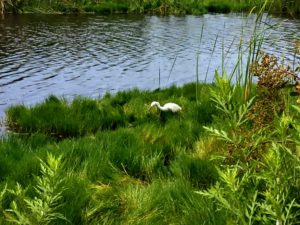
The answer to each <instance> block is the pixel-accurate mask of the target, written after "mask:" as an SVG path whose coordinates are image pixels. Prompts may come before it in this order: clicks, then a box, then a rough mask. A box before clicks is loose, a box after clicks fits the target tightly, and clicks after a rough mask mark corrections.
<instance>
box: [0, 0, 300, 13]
mask: <svg viewBox="0 0 300 225" xmlns="http://www.w3.org/2000/svg"><path fill="white" fill-rule="evenodd" d="M265 2H266V1H265V0H222V1H221V0H175V1H174V0H129V1H125V0H103V1H98V0H88V1H86V0H56V1H52V0H47V1H45V0H0V11H1V12H2V13H3V12H14V13H18V12H35V13H41V12H44V13H55V12H56V13H57V12H60V13H79V12H93V13H100V14H107V13H135V14H136V13H138V14H140V13H142V14H144V13H147V14H160V15H166V14H176V15H182V14H194V15H201V14H203V13H206V12H216V13H228V12H249V11H250V10H253V9H254V10H256V9H259V8H261V7H262V6H263V5H264V4H265ZM267 8H268V10H269V11H270V12H273V13H279V14H289V15H295V14H298V13H299V12H300V5H299V3H298V2H297V1H286V0H271V1H267Z"/></svg>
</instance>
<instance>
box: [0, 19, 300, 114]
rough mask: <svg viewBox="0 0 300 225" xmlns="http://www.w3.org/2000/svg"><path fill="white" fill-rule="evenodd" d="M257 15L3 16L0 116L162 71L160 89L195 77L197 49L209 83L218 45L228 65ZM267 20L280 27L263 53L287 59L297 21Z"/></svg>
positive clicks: (136, 82)
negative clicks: (55, 97)
mask: <svg viewBox="0 0 300 225" xmlns="http://www.w3.org/2000/svg"><path fill="white" fill-rule="evenodd" d="M254 20H255V16H252V17H250V18H248V19H247V18H246V17H243V16H242V15H237V14H229V15H204V16H200V17H196V16H185V17H174V16H169V17H157V16H126V15H122V16H120V15H119V16H95V15H78V16H76V15H68V16H65V15H19V16H6V17H5V18H4V19H2V20H0V117H2V116H3V115H4V110H5V108H6V107H8V106H9V105H12V104H18V103H24V104H34V103H36V102H39V101H42V100H43V99H44V98H45V97H47V96H48V95H50V94H54V95H58V96H64V97H66V98H72V97H73V96H75V95H84V96H91V97H98V96H102V95H103V94H104V93H105V92H108V91H109V92H116V91H119V90H126V89H130V88H133V87H138V88H142V89H155V88H157V87H158V85H159V71H160V75H161V80H160V83H161V86H162V87H165V86H169V85H172V84H176V85H181V84H183V83H186V82H191V81H195V77H196V58H197V57H196V55H197V52H198V51H199V52H200V57H199V71H200V80H204V79H205V75H206V71H207V70H208V67H209V70H208V77H207V81H212V80H213V71H214V70H215V69H218V68H220V67H221V61H222V46H224V51H223V52H226V53H227V51H228V55H227V56H226V60H225V63H226V64H225V66H226V68H231V67H232V65H233V64H234V62H235V61H236V58H237V56H238V50H237V49H238V46H239V43H240V38H241V36H244V39H245V41H246V40H247V39H248V38H249V37H250V35H251V32H252V30H253V24H254ZM266 22H267V23H268V24H271V25H272V24H280V26H279V27H277V28H276V29H270V30H269V31H268V32H267V36H268V40H267V42H266V44H265V46H264V50H265V51H267V52H272V53H276V54H277V55H278V56H283V55H284V56H285V57H286V58H288V59H292V57H293V46H292V42H293V40H294V38H295V36H297V35H298V36H299V31H300V21H299V20H288V19H283V18H268V19H267V20H266ZM203 25H204V27H203V36H202V40H201V44H200V39H201V38H200V36H201V29H202V26H203ZM242 28H243V29H242ZM242 33H243V34H242ZM216 39H217V40H218V41H217V45H216V47H215V50H214V51H213V47H214V43H215V40H216ZM228 49H229V50H228ZM175 58H176V61H175V64H174V67H173V69H172V71H171V68H172V65H173V62H174V60H175ZM170 71H171V73H170Z"/></svg>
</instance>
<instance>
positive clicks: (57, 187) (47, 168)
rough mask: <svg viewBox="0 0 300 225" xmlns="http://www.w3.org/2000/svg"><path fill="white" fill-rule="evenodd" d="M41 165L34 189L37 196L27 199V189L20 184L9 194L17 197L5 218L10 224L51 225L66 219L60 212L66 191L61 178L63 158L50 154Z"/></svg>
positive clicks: (6, 212) (6, 211)
mask: <svg viewBox="0 0 300 225" xmlns="http://www.w3.org/2000/svg"><path fill="white" fill-rule="evenodd" d="M40 163H41V173H42V175H41V177H38V176H37V177H35V180H36V182H37V184H36V186H35V187H34V189H35V192H36V196H35V197H34V198H30V197H27V196H26V195H25V194H26V189H24V188H23V187H22V186H21V185H20V184H19V183H17V186H16V188H15V189H14V190H13V189H10V190H9V192H10V193H11V194H13V195H14V196H15V197H16V200H13V201H12V203H11V207H12V208H11V209H7V210H5V216H6V219H7V221H8V222H11V223H14V224H20V225H37V224H45V225H47V224H51V223H52V222H53V221H56V220H58V219H61V220H66V218H65V217H64V216H63V215H62V214H61V213H59V212H58V209H59V208H60V207H61V206H62V205H61V200H62V193H63V191H64V187H63V181H64V179H63V178H61V174H60V173H61V170H62V164H61V157H58V158H55V157H54V156H53V155H51V154H48V157H47V163H45V162H43V161H42V160H41V161H40Z"/></svg>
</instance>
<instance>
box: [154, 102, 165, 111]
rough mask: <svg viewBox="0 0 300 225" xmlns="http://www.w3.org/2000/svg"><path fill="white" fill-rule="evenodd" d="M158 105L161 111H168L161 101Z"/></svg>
mask: <svg viewBox="0 0 300 225" xmlns="http://www.w3.org/2000/svg"><path fill="white" fill-rule="evenodd" d="M156 105H157V107H158V108H159V109H160V110H161V111H167V109H166V108H164V107H162V106H161V105H160V104H159V102H158V103H157V104H156Z"/></svg>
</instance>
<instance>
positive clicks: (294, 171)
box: [0, 54, 300, 224]
mask: <svg viewBox="0 0 300 225" xmlns="http://www.w3.org/2000/svg"><path fill="white" fill-rule="evenodd" d="M250 70H251V74H253V75H255V76H257V77H258V83H257V85H253V86H252V88H251V90H250V91H249V89H248V88H247V86H245V84H243V85H242V84H237V83H236V84H232V83H231V82H230V80H229V79H228V78H227V76H226V75H223V76H221V75H218V74H216V79H215V82H214V84H197V85H196V84H195V83H190V84H186V85H184V86H182V87H175V86H172V87H170V88H166V89H162V90H156V91H141V90H137V89H134V90H128V91H124V92H118V93H117V94H116V95H110V94H107V95H105V96H104V97H103V98H101V99H96V100H95V99H94V100H93V99H89V98H82V97H78V98H76V99H74V100H73V101H72V102H68V101H66V100H64V99H62V98H58V97H55V96H50V97H48V98H47V99H46V100H45V101H44V102H42V103H39V104H37V105H35V106H33V107H26V106H23V105H17V106H13V107H11V108H9V109H8V110H7V112H6V125H7V126H8V129H9V131H10V132H9V134H8V135H7V136H6V137H4V138H3V139H2V140H1V145H0V154H1V158H0V175H1V176H0V177H1V183H0V186H1V195H0V209H1V214H0V224H41V223H44V224H270V223H275V221H277V223H278V224H295V223H296V222H297V221H299V212H300V211H299V204H298V199H299V197H300V196H299V193H300V192H299V189H300V186H299V183H300V170H299V168H300V160H299V144H300V136H299V134H300V127H299V124H300V123H299V118H300V108H299V105H298V104H297V100H298V101H299V99H297V98H298V96H295V97H290V92H292V93H294V92H296V93H298V92H299V90H298V89H297V88H299V87H298V86H297V82H298V81H299V77H298V75H297V72H295V71H293V70H291V69H290V68H288V67H285V66H283V65H279V62H278V60H277V59H276V57H274V56H269V55H267V54H264V55H262V56H261V57H260V58H259V60H258V61H256V62H255V63H253V64H252V66H251V68H250ZM289 85H290V86H291V87H289ZM293 89H295V90H293ZM297 91H298V92H297ZM196 92H198V93H197V94H196ZM196 96H198V97H197V98H196ZM272 96H275V97H272ZM152 100H159V101H160V102H162V103H165V102H176V103H178V104H179V105H180V106H182V111H181V112H180V113H178V114H174V113H170V112H161V111H157V110H155V109H153V108H152V109H151V110H150V109H149V104H150V103H151V101H152Z"/></svg>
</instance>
